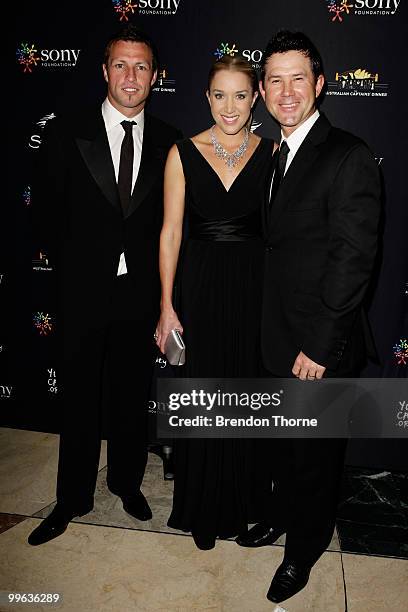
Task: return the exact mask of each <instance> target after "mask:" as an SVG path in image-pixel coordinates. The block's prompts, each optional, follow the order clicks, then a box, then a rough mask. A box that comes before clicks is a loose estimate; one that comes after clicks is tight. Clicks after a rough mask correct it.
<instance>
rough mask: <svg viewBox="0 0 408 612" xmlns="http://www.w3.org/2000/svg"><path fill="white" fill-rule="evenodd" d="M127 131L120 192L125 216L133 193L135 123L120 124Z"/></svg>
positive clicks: (119, 178)
mask: <svg viewBox="0 0 408 612" xmlns="http://www.w3.org/2000/svg"><path fill="white" fill-rule="evenodd" d="M120 125H121V126H122V127H123V129H124V130H125V136H124V138H123V141H122V146H121V148H120V162H119V176H118V190H119V197H120V203H121V205H122V211H123V216H124V217H125V216H126V213H127V211H128V208H129V204H130V196H131V193H132V174H133V134H132V126H133V125H136V122H135V121H122V123H121V124H120Z"/></svg>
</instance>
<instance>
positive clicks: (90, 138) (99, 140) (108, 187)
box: [75, 109, 121, 213]
mask: <svg viewBox="0 0 408 612" xmlns="http://www.w3.org/2000/svg"><path fill="white" fill-rule="evenodd" d="M88 119H89V121H86V122H84V124H83V126H82V130H81V126H80V129H79V134H80V135H78V136H77V137H76V138H75V140H76V143H77V145H78V148H79V150H80V152H81V155H82V157H83V159H84V161H85V163H86V165H87V167H88V170H89V172H90V173H91V175H92V177H93V178H94V180H95V181H96V183H97V184H98V185H99V188H100V190H101V191H102V193H103V194H104V196H105V197H106V198H107V199H108V200H109V202H110V203H111V204H112V206H113V207H114V208H115V209H117V211H118V212H119V213H121V206H120V200H119V194H118V189H117V184H116V178H115V170H114V167H113V162H112V157H111V153H110V148H109V142H108V137H107V135H106V130H105V124H104V122H103V118H102V113H101V110H100V109H97V110H96V112H95V114H92V116H90V117H88Z"/></svg>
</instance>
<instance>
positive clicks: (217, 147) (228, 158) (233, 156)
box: [210, 125, 249, 170]
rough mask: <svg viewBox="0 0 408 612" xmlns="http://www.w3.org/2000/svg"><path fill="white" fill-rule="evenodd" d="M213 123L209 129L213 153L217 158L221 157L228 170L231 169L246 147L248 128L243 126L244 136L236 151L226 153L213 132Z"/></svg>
mask: <svg viewBox="0 0 408 612" xmlns="http://www.w3.org/2000/svg"><path fill="white" fill-rule="evenodd" d="M214 128H215V125H213V126H212V128H211V130H210V136H211V142H212V145H213V147H214V153H215V155H216V156H217V157H218V158H219V159H223V160H224V162H225V163H226V165H227V168H228V170H233V169H234V168H235V166H236V165H237V164H238V162H239V161H240V160H241V159H242V157H243V155H244V154H245V152H246V150H247V149H248V141H249V131H248V128H245V136H244V140H243V141H242V143H241V145H240V146H239V147H238V149H237V150H236V151H233V153H228V151H226V150H225V149H224V147H223V146H222V144H221V143H219V142H218V140H217V138H216V136H215V133H214Z"/></svg>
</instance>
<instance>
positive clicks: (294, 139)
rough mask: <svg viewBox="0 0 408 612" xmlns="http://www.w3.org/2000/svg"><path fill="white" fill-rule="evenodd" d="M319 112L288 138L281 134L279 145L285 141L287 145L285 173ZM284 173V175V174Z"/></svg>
mask: <svg viewBox="0 0 408 612" xmlns="http://www.w3.org/2000/svg"><path fill="white" fill-rule="evenodd" d="M319 115H320V113H319V111H318V110H316V111H315V112H314V113H313V115H312V116H311V117H309V119H306V121H305V122H304V123H302V125H300V126H299V127H298V128H297V129H296V130H295V131H294V132H292V133H291V135H290V136H288V137H287V138H285V136H284V135H283V133H282V132H281V143H282V142H283V141H284V140H286V142H287V145H288V147H289V153H288V158H287V160H286V166H285V173H286V172H287V170H288V168H289V166H290V164H291V163H292V160H293V158H294V157H295V155H296V153H297V151H298V149H299V147H300V145H301V144H302V142H303V141H304V139H305V138H306V136H307V135H308V133H309V132H310V130H311V129H312V127H313V126H314V124H315V123H316V121H317V120H318V118H319ZM285 173H284V174H285Z"/></svg>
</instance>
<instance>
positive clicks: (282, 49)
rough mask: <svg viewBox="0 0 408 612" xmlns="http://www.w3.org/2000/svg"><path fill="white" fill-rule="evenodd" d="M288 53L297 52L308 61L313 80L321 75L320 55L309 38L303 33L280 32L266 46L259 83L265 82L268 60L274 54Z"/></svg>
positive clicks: (321, 63)
mask: <svg viewBox="0 0 408 612" xmlns="http://www.w3.org/2000/svg"><path fill="white" fill-rule="evenodd" d="M288 51H299V52H300V53H303V55H304V56H305V57H308V58H309V60H310V64H311V68H312V72H313V74H314V77H315V79H316V80H317V77H318V76H319V75H320V74H323V62H322V58H321V55H320V53H319V51H318V50H317V48H316V47H315V45H314V44H313V43H312V41H311V40H310V38H308V37H307V36H306V34H303V32H290V31H289V30H280V31H279V32H277V34H275V36H273V37H272V38H271V40H270V41H269V42H268V44H267V45H266V49H265V51H264V54H263V56H262V62H261V81H262V83H264V82H265V65H266V62H267V61H268V59H269V58H270V57H271V56H272V55H274V54H275V53H287V52H288Z"/></svg>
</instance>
